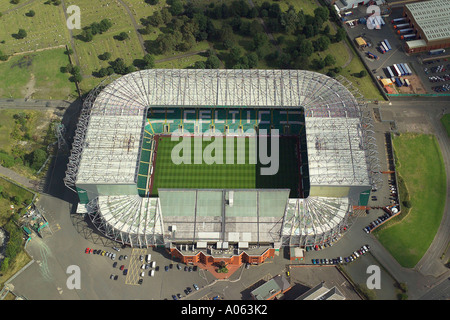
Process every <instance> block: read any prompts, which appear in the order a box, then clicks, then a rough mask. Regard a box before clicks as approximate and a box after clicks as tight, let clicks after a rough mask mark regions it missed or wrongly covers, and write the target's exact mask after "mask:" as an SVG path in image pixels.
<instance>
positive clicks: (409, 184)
mask: <svg viewBox="0 0 450 320" xmlns="http://www.w3.org/2000/svg"><path fill="white" fill-rule="evenodd" d="M393 144H394V150H395V154H396V158H397V159H398V160H397V173H398V174H399V175H400V176H401V177H402V178H403V180H404V182H405V185H406V188H407V190H408V193H409V196H410V200H411V204H412V207H411V209H410V211H409V213H408V214H407V215H406V216H403V217H402V215H403V213H402V215H401V216H400V220H399V221H397V222H394V223H392V224H391V226H388V227H387V228H382V229H381V230H379V231H376V232H375V234H376V236H377V238H378V239H379V240H380V242H381V243H382V244H383V246H384V247H386V248H387V249H388V250H389V252H391V254H392V255H393V256H394V257H395V258H396V259H397V261H398V262H399V263H400V264H401V265H402V266H404V267H408V268H412V267H414V266H415V265H416V264H417V262H418V261H419V260H420V259H421V258H422V256H423V255H424V254H425V252H426V250H427V249H428V247H429V246H430V244H431V242H432V241H433V239H434V237H435V235H436V232H437V230H438V228H439V225H440V222H441V219H442V214H443V211H444V206H445V196H446V173H445V168H444V163H443V159H442V154H441V151H440V148H439V145H438V142H437V140H436V137H435V136H433V135H425V134H412V133H403V134H401V135H400V136H398V137H395V138H394V139H393ZM400 196H401V195H400Z"/></svg>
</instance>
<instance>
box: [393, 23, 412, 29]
mask: <svg viewBox="0 0 450 320" xmlns="http://www.w3.org/2000/svg"><path fill="white" fill-rule="evenodd" d="M404 27H409V23H401V24H396V25H395V26H394V29H401V28H404Z"/></svg>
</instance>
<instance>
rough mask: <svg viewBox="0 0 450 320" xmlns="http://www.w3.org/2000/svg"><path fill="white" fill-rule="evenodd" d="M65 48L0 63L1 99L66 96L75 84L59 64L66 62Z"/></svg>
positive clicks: (64, 64)
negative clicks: (62, 71)
mask: <svg viewBox="0 0 450 320" xmlns="http://www.w3.org/2000/svg"><path fill="white" fill-rule="evenodd" d="M64 51H65V49H64V48H57V49H51V50H45V51H40V52H35V53H29V54H23V55H17V56H14V57H11V58H10V59H9V60H8V61H6V62H2V63H0V75H1V77H0V98H17V99H18V98H24V97H28V98H31V99H60V100H64V99H68V100H71V99H73V98H74V97H76V96H77V93H76V87H75V84H74V83H72V82H70V81H69V76H70V75H69V74H68V73H61V71H60V69H61V67H64V66H66V65H67V64H68V63H69V58H68V57H67V55H66V54H64Z"/></svg>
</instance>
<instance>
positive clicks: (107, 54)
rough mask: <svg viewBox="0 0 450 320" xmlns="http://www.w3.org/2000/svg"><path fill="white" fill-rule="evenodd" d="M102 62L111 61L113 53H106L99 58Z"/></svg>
mask: <svg viewBox="0 0 450 320" xmlns="http://www.w3.org/2000/svg"><path fill="white" fill-rule="evenodd" d="M98 58H99V59H100V60H103V61H106V60H109V59H111V52H108V51H106V52H105V53H103V54H101V55H99V56H98Z"/></svg>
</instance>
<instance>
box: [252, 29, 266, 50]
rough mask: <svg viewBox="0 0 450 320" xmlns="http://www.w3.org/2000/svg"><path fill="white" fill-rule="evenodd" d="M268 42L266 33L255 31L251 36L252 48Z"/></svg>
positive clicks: (257, 47) (255, 48)
mask: <svg viewBox="0 0 450 320" xmlns="http://www.w3.org/2000/svg"><path fill="white" fill-rule="evenodd" d="M267 42H268V39H267V35H266V34H265V33H263V32H260V33H257V34H255V35H254V36H253V50H257V49H259V48H261V47H263V46H264V45H266V44H267Z"/></svg>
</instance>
